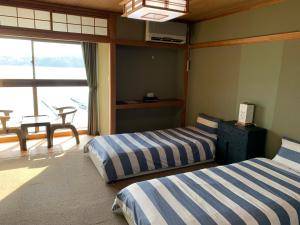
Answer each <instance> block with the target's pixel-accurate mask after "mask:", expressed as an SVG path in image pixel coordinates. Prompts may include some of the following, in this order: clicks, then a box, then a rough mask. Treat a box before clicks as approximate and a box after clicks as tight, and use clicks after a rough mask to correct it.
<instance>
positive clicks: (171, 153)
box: [85, 127, 217, 182]
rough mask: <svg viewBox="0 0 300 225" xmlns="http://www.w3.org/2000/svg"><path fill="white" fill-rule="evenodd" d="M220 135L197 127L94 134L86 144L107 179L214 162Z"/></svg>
mask: <svg viewBox="0 0 300 225" xmlns="http://www.w3.org/2000/svg"><path fill="white" fill-rule="evenodd" d="M216 140H217V136H216V135H215V134H209V133H206V132H203V131H201V130H200V129H198V128H195V127H186V128H176V129H167V130H157V131H148V132H142V133H129V134H116V135H106V136H99V137H95V138H93V139H92V140H90V141H89V142H88V143H87V144H86V146H85V152H88V151H89V152H90V154H91V153H92V154H94V155H95V156H96V158H97V162H95V161H94V160H93V161H94V163H95V164H98V165H96V166H97V168H98V169H99V168H100V169H99V170H101V171H99V172H100V173H101V175H102V176H103V177H104V179H105V180H106V181H107V182H113V181H116V180H119V179H123V178H126V177H129V176H133V175H138V174H141V173H146V172H149V171H155V170H161V169H167V168H172V167H173V168H174V167H180V166H186V165H189V164H193V163H198V162H204V161H211V160H213V159H214V156H215V146H216Z"/></svg>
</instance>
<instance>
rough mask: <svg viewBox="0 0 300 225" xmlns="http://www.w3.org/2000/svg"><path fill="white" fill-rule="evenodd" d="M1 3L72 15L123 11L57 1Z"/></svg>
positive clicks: (105, 14) (13, 0)
mask: <svg viewBox="0 0 300 225" xmlns="http://www.w3.org/2000/svg"><path fill="white" fill-rule="evenodd" d="M0 5H7V6H15V7H23V8H30V9H37V10H48V11H51V12H59V13H68V14H72V15H80V16H94V17H106V18H108V17H109V16H110V15H121V13H117V12H111V11H105V10H98V9H91V8H82V7H76V6H70V5H63V4H56V3H47V2H40V1H28V0H10V1H7V0H0Z"/></svg>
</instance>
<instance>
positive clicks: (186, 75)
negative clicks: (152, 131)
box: [180, 47, 190, 127]
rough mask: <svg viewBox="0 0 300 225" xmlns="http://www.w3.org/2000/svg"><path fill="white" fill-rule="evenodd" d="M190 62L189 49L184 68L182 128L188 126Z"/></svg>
mask: <svg viewBox="0 0 300 225" xmlns="http://www.w3.org/2000/svg"><path fill="white" fill-rule="evenodd" d="M189 60H190V51H189V48H188V47H187V48H185V49H184V68H183V106H182V110H181V118H180V121H181V126H182V127H184V126H185V125H186V124H185V122H186V107H187V95H188V82H189Z"/></svg>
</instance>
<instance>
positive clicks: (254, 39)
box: [189, 31, 300, 49]
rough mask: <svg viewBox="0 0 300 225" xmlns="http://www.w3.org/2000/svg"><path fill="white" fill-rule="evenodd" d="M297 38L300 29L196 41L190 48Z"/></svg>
mask: <svg viewBox="0 0 300 225" xmlns="http://www.w3.org/2000/svg"><path fill="white" fill-rule="evenodd" d="M295 39H300V31H296V32H288V33H278V34H270V35H262V36H255V37H247V38H237V39H230V40H223V41H212V42H203V43H195V44H191V45H189V48H190V49H196V48H211V47H221V46H232V45H244V44H255V43H261V42H271V41H286V40H295Z"/></svg>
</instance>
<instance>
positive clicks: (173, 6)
mask: <svg viewBox="0 0 300 225" xmlns="http://www.w3.org/2000/svg"><path fill="white" fill-rule="evenodd" d="M188 1H189V0H124V1H122V2H121V3H120V4H122V5H123V12H124V14H123V15H122V16H124V17H128V18H132V19H140V20H148V21H155V22H165V21H168V20H172V19H174V18H177V17H180V16H183V15H185V14H186V13H187V12H188V5H189V4H188Z"/></svg>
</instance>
